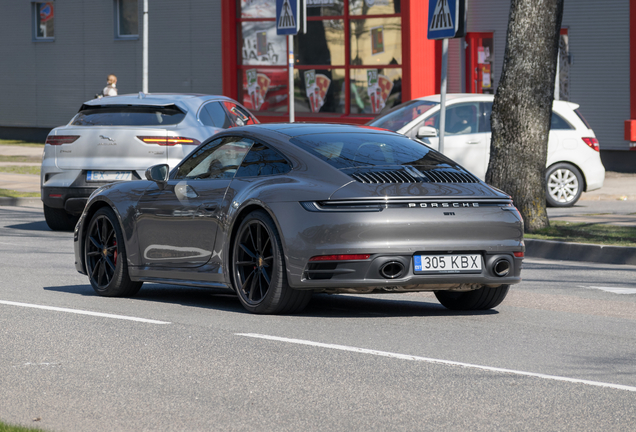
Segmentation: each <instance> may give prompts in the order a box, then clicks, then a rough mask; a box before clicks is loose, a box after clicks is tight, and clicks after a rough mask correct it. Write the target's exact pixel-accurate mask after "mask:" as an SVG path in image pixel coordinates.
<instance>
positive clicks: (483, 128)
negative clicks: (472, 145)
mask: <svg viewBox="0 0 636 432" xmlns="http://www.w3.org/2000/svg"><path fill="white" fill-rule="evenodd" d="M480 105H481V114H480V116H479V132H491V130H490V116H491V114H492V102H482V103H481V104H480Z"/></svg>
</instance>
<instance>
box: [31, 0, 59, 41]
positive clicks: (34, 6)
mask: <svg viewBox="0 0 636 432" xmlns="http://www.w3.org/2000/svg"><path fill="white" fill-rule="evenodd" d="M40 5H45V6H46V5H48V6H49V7H50V8H51V9H50V12H49V14H48V18H47V19H46V22H47V23H48V22H50V23H51V26H50V27H51V29H52V31H53V35H52V36H40V35H38V30H39V28H40V27H41V23H42V21H41V17H42V15H41V11H40ZM31 18H32V23H33V30H32V33H31V38H32V40H33V42H54V41H55V1H32V2H31Z"/></svg>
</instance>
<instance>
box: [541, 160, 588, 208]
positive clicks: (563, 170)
mask: <svg viewBox="0 0 636 432" xmlns="http://www.w3.org/2000/svg"><path fill="white" fill-rule="evenodd" d="M583 187H584V185H583V175H582V174H581V171H579V170H578V169H577V168H576V167H575V166H574V165H570V164H568V163H558V164H554V165H552V166H551V167H549V168H548V170H547V172H546V174H545V198H546V202H547V204H548V206H550V207H572V206H573V205H574V204H576V202H577V201H578V200H579V198H581V193H582V192H583Z"/></svg>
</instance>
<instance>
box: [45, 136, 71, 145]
mask: <svg viewBox="0 0 636 432" xmlns="http://www.w3.org/2000/svg"><path fill="white" fill-rule="evenodd" d="M78 138H79V135H49V136H47V137H46V143H45V144H50V145H62V144H70V143H72V142H75V141H76V140H77V139H78Z"/></svg>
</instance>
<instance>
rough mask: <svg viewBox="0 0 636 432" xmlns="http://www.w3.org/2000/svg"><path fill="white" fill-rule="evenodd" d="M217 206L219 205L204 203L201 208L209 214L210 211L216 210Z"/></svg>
mask: <svg viewBox="0 0 636 432" xmlns="http://www.w3.org/2000/svg"><path fill="white" fill-rule="evenodd" d="M218 206H219V205H218V204H217V203H205V204H203V208H204V209H205V210H206V211H209V212H212V211H214V210H216V208H217V207H218Z"/></svg>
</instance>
